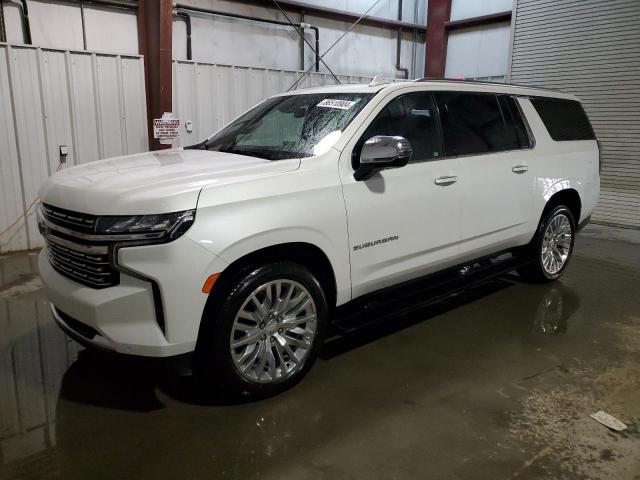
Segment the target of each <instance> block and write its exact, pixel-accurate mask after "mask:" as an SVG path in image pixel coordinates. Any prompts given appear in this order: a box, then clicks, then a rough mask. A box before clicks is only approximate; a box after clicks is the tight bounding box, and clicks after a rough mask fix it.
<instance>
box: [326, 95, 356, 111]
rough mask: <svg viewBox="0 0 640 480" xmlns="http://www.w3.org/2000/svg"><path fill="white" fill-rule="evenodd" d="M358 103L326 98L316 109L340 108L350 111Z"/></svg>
mask: <svg viewBox="0 0 640 480" xmlns="http://www.w3.org/2000/svg"><path fill="white" fill-rule="evenodd" d="M356 103H358V102H352V101H351V100H338V99H337V98H325V99H324V100H322V101H321V102H320V103H319V104H318V105H316V107H324V108H338V109H340V110H349V109H350V108H351V107H353V106H354V105H355V104H356Z"/></svg>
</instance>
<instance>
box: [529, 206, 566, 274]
mask: <svg viewBox="0 0 640 480" xmlns="http://www.w3.org/2000/svg"><path fill="white" fill-rule="evenodd" d="M574 241H575V219H574V217H573V214H572V213H571V210H569V209H568V208H567V207H565V206H564V205H558V206H557V207H554V208H552V209H551V210H550V211H549V212H548V213H547V215H546V216H545V217H544V218H543V220H542V221H541V223H540V228H539V229H538V232H537V233H536V236H535V237H534V239H533V241H532V242H531V254H532V256H534V257H535V260H534V261H533V262H532V263H531V264H529V265H527V266H525V267H522V268H520V269H518V273H519V274H520V276H521V277H522V278H523V279H524V280H527V281H531V282H536V283H544V282H550V281H553V280H555V279H557V278H559V277H560V276H561V275H562V273H563V272H564V270H565V269H566V268H567V265H568V264H569V260H570V258H571V254H572V253H573V244H574Z"/></svg>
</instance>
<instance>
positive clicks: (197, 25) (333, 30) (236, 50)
mask: <svg viewBox="0 0 640 480" xmlns="http://www.w3.org/2000/svg"><path fill="white" fill-rule="evenodd" d="M181 3H184V4H190V5H194V6H198V7H205V8H211V9H215V10H219V11H224V12H234V13H240V14H245V15H251V16H257V17H261V18H267V19H276V20H280V21H286V19H285V18H284V17H283V16H282V14H281V13H280V12H278V11H277V10H276V9H275V8H274V7H273V6H272V5H268V6H267V8H265V6H263V5H259V6H254V5H246V4H242V3H238V2H230V1H223V0H183V1H182V2H181ZM311 3H320V5H322V6H326V7H330V8H337V9H342V10H347V11H349V12H353V13H356V14H360V13H364V12H365V11H366V10H367V9H368V8H369V7H370V6H371V5H372V3H373V1H372V0H371V1H370V0H325V1H323V2H311ZM416 7H417V9H416ZM397 9H398V0H385V1H382V2H380V3H379V4H378V5H377V6H376V7H375V8H374V9H373V10H372V11H371V12H370V15H374V16H379V17H384V18H389V19H395V18H397V14H398V13H397ZM425 14H426V2H425V0H415V1H414V0H405V1H404V2H403V20H404V21H405V22H410V23H414V22H415V23H417V24H419V25H425V23H426V21H425ZM288 15H289V18H290V19H291V20H292V21H293V22H294V23H298V22H300V20H301V18H300V15H299V14H297V13H289V14H288ZM304 21H305V22H306V23H310V24H311V25H314V26H316V27H318V28H319V30H320V51H321V52H324V51H326V50H327V49H328V48H329V47H330V46H331V44H333V42H334V41H336V40H337V39H338V38H339V37H340V36H341V35H342V34H343V33H344V32H345V31H346V30H347V29H348V28H350V27H351V23H350V22H339V21H335V20H330V19H327V18H321V17H314V16H312V15H306V16H305V17H304ZM305 37H306V39H307V40H308V41H309V42H310V43H311V44H312V45H314V44H315V38H314V34H313V32H312V31H311V30H307V31H306V33H305ZM191 38H192V50H193V60H194V61H197V62H203V63H216V64H227V65H246V66H251V67H258V68H270V69H282V70H299V69H300V68H301V67H302V66H301V60H300V57H301V39H300V37H299V35H298V34H297V33H296V32H295V31H294V29H293V28H291V27H288V26H280V25H269V24H265V23H256V22H251V21H247V20H239V19H233V18H228V17H223V16H212V15H203V14H198V13H193V14H192V34H191ZM424 41H425V38H424V35H418V37H417V42H416V48H415V69H414V73H415V75H414V76H416V77H421V76H422V73H423V72H424V55H425V53H424ZM413 53H414V50H413V42H412V33H411V32H404V35H403V41H402V55H401V64H402V66H404V67H406V68H409V69H411V67H412V64H413V63H414V56H413ZM173 58H175V59H180V60H183V59H186V29H185V23H184V20H183V19H180V18H175V19H174V23H173ZM325 60H326V62H327V64H328V65H329V67H330V68H331V70H333V71H334V72H346V73H349V74H352V75H376V74H383V75H385V76H386V77H390V78H391V77H400V76H402V73H401V72H398V71H396V69H395V65H396V31H394V30H389V29H386V28H380V27H372V26H364V25H358V26H356V27H355V28H354V29H353V30H352V31H351V32H349V34H347V35H346V36H345V37H344V38H343V39H342V40H340V42H339V43H338V44H337V45H336V46H335V47H334V49H332V50H331V51H330V52H329V53H328V54H327V56H326V57H325ZM313 62H314V54H313V52H312V50H311V49H310V48H309V47H308V46H306V45H305V46H304V63H305V67H304V68H305V69H306V68H308V67H309V66H311V65H312V64H313ZM320 70H321V71H322V72H326V71H327V69H326V68H325V67H324V65H321V67H320Z"/></svg>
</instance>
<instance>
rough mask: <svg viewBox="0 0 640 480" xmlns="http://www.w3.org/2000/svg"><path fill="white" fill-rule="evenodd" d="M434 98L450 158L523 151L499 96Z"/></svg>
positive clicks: (459, 94)
mask: <svg viewBox="0 0 640 480" xmlns="http://www.w3.org/2000/svg"><path fill="white" fill-rule="evenodd" d="M435 96H436V101H437V103H438V109H439V111H440V120H441V123H442V135H443V138H444V148H445V152H446V153H447V155H470V154H480V153H489V152H500V151H504V150H513V149H517V148H520V145H521V141H520V140H519V139H518V133H517V131H516V128H515V126H514V125H513V119H511V120H510V121H509V128H508V126H507V122H506V121H505V117H504V116H503V113H502V109H501V105H500V104H499V103H498V97H497V96H496V95H494V94H491V93H467V92H437V93H436V94H435ZM505 107H506V103H505ZM508 118H509V117H508Z"/></svg>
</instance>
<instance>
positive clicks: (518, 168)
mask: <svg viewBox="0 0 640 480" xmlns="http://www.w3.org/2000/svg"><path fill="white" fill-rule="evenodd" d="M527 170H529V167H527V166H526V165H518V166H515V167H513V168H512V169H511V171H512V172H513V173H524V172H526V171H527Z"/></svg>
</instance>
